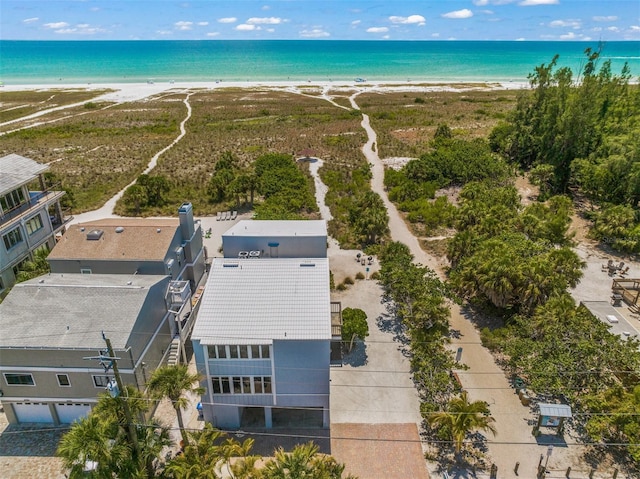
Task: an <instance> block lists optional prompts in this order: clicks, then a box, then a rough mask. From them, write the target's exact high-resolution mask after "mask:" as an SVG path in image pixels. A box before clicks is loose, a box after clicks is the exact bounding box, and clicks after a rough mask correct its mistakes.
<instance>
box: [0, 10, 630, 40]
mask: <svg viewBox="0 0 640 479" xmlns="http://www.w3.org/2000/svg"><path fill="white" fill-rule="evenodd" d="M0 39H11V40H135V39H141V40H205V39H220V40H236V39H237V40H241V39H251V40H258V39H322V40H343V39H344V40H555V41H558V40H569V41H571V40H577V41H595V40H604V41H616V40H638V41H640V2H639V1H638V0H381V1H364V0H361V1H357V0H271V1H269V0H264V1H254V0H233V1H229V0H184V1H173V0H128V1H125V0H0Z"/></svg>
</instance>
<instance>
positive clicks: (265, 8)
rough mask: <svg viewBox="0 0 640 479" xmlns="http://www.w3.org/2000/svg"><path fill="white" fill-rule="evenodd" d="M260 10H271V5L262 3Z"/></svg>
mask: <svg viewBox="0 0 640 479" xmlns="http://www.w3.org/2000/svg"><path fill="white" fill-rule="evenodd" d="M260 10H264V11H266V10H271V7H270V6H269V5H263V6H262V8H261V9H260Z"/></svg>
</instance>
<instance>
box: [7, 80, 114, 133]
mask: <svg viewBox="0 0 640 479" xmlns="http://www.w3.org/2000/svg"><path fill="white" fill-rule="evenodd" d="M109 91H110V90H84V89H77V90H65V89H59V90H58V89H51V90H49V89H47V90H37V91H36V90H23V91H6V92H4V91H3V92H2V93H0V101H1V102H2V107H1V108H0V124H1V123H6V122H9V121H11V122H12V123H10V124H7V125H0V132H4V131H10V130H13V129H16V128H18V127H20V126H22V125H25V124H28V123H29V121H30V120H20V119H21V118H24V117H26V116H29V115H33V114H34V113H38V112H42V111H45V110H48V109H50V108H58V107H63V106H66V105H73V104H75V103H81V102H85V101H87V100H90V99H92V98H96V97H98V96H100V95H104V94H105V93H108V92H109ZM86 105H94V106H97V104H96V103H86ZM102 106H104V104H103V105H102ZM66 115H68V110H67V109H64V110H60V111H59V112H57V113H56V112H51V113H49V114H47V119H48V120H51V119H52V118H63V117H64V116H66ZM31 121H32V122H33V121H38V120H37V119H36V120H31Z"/></svg>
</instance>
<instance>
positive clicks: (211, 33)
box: [207, 32, 220, 37]
mask: <svg viewBox="0 0 640 479" xmlns="http://www.w3.org/2000/svg"><path fill="white" fill-rule="evenodd" d="M218 35H220V32H208V33H207V36H208V37H217V36H218Z"/></svg>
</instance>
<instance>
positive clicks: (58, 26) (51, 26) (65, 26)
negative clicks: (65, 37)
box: [43, 22, 69, 30]
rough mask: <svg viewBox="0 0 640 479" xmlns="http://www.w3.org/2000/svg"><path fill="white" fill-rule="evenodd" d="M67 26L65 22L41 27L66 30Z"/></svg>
mask: <svg viewBox="0 0 640 479" xmlns="http://www.w3.org/2000/svg"><path fill="white" fill-rule="evenodd" d="M68 26H69V24H68V23H67V22H53V23H45V24H44V25H43V27H45V28H51V29H54V30H55V29H58V28H67V27H68Z"/></svg>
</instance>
